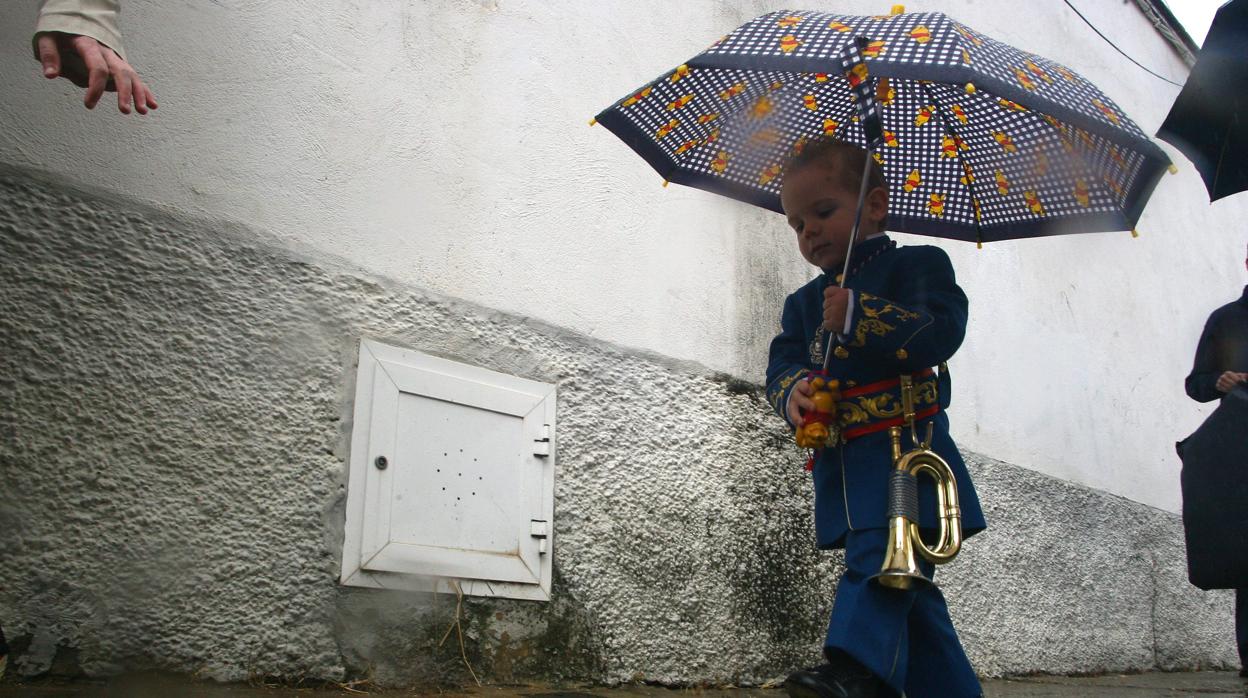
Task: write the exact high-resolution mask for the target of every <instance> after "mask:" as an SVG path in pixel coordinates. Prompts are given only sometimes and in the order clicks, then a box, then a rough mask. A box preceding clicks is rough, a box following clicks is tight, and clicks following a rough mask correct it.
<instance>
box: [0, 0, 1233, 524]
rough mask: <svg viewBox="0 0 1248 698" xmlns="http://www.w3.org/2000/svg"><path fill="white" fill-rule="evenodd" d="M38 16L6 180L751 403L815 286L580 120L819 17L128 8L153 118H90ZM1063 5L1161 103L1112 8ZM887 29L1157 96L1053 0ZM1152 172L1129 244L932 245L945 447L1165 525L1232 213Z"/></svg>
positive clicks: (777, 249) (11, 126)
mask: <svg viewBox="0 0 1248 698" xmlns="http://www.w3.org/2000/svg"><path fill="white" fill-rule="evenodd" d="M35 4H36V3H35V0H18V1H17V2H13V1H10V2H7V3H5V4H4V6H3V8H2V9H0V18H3V20H4V21H0V84H3V85H5V99H4V100H0V124H3V125H4V128H3V129H0V162H8V163H14V164H18V165H24V166H29V167H35V168H39V169H43V170H48V171H52V172H56V173H59V174H61V175H63V176H65V177H67V178H69V179H71V180H73V181H77V182H82V183H90V184H92V185H97V186H101V187H105V188H108V189H110V190H112V191H114V192H118V193H123V194H124V195H126V196H131V197H134V198H137V199H139V200H143V201H147V202H149V203H153V204H156V205H159V206H163V207H168V208H170V209H173V210H175V211H180V212H194V213H196V214H200V215H206V216H208V217H209V218H221V219H228V220H235V221H242V222H244V223H246V224H247V225H250V226H255V227H258V228H259V229H261V230H264V231H266V232H268V233H269V234H271V235H274V236H276V237H279V238H282V239H284V240H289V241H292V242H297V243H300V244H303V245H306V246H308V247H309V248H311V249H315V250H320V251H322V252H324V253H327V254H330V255H334V256H338V255H341V256H345V257H347V258H348V259H349V260H350V261H351V262H353V263H354V264H356V265H358V266H359V267H361V268H364V269H366V270H368V271H369V273H373V274H379V275H383V276H386V277H388V278H394V279H396V280H399V281H403V282H406V283H411V284H414V285H418V286H420V287H422V288H428V289H430V290H431V291H434V292H437V293H443V294H448V295H451V296H454V297H458V298H464V299H467V300H470V301H473V302H476V303H480V304H482V305H485V306H488V307H492V308H497V309H500V310H503V311H507V312H513V313H520V314H526V315H532V316H534V317H537V318H538V319H541V320H543V321H546V322H550V323H554V324H556V325H559V326H562V327H567V328H570V329H572V330H574V331H576V332H579V333H582V334H585V335H588V336H591V337H596V338H599V339H604V340H607V341H611V342H614V343H617V344H621V345H624V346H632V347H639V348H643V349H647V350H650V351H656V352H661V353H663V354H664V355H666V356H672V357H676V358H680V359H690V360H694V361H697V362H699V363H701V364H703V365H706V366H708V367H710V368H711V369H714V370H720V371H725V372H728V373H730V374H732V375H735V376H737V377H739V378H742V379H745V380H750V381H756V380H759V376H760V375H761V373H762V361H763V357H764V356H765V351H766V346H767V342H768V340H770V338H771V336H772V335H773V333H774V331H775V329H776V324H777V318H778V316H779V311H780V307H781V303H782V301H783V296H784V294H785V293H786V292H787V291H789V290H792V289H793V288H795V287H797V286H798V285H800V283H801V282H802V281H804V280H805V279H806V278H809V273H810V268H809V266H808V265H806V264H805V263H804V262H802V261H801V260H800V258H799V256H798V255H797V253H796V250H794V249H793V245H792V239H791V233H790V232H789V231H788V229H787V228H786V227H785V226H784V224H783V222H782V221H781V220H780V217H779V216H769V215H764V214H761V213H759V212H757V211H753V210H751V209H750V208H749V207H746V206H744V205H739V204H735V203H730V202H726V201H724V200H722V199H719V198H717V197H714V196H712V195H709V194H706V193H703V192H700V191H695V190H691V189H688V188H683V187H678V186H674V187H669V188H667V189H663V188H660V187H659V186H658V184H659V178H658V175H656V174H655V173H654V172H653V171H651V170H650V168H649V167H648V166H646V165H645V164H644V163H643V162H642V161H641V159H640V158H637V157H636V156H635V155H633V154H632V152H631V151H629V150H628V149H627V148H626V147H625V146H624V145H623V144H621V143H620V142H619V141H618V140H617V139H615V138H614V137H613V136H611V135H610V134H609V133H607V132H605V131H604V130H603V129H590V128H587V127H586V126H585V123H586V120H587V119H588V118H589V117H590V116H591V115H593V114H594V113H596V112H597V111H598V110H599V109H601V108H602V107H603V106H605V105H607V104H610V103H611V102H612V101H613V100H615V99H617V98H618V97H620V96H621V95H623V94H625V93H626V92H628V91H629V90H631V89H633V88H635V87H637V86H638V85H640V84H641V83H642V82H643V81H644V80H646V79H648V78H649V77H651V76H654V75H658V74H660V73H661V72H662V71H664V70H668V69H671V68H672V67H673V66H674V65H676V64H678V63H679V62H680V61H681V60H683V59H685V58H687V57H689V56H692V55H694V54H696V53H697V52H699V51H701V50H702V49H703V48H704V47H705V46H706V45H707V44H709V43H710V42H711V41H712V40H714V39H716V38H718V37H719V36H721V35H722V34H723V33H724V32H726V31H728V30H730V29H731V28H733V27H735V26H737V25H739V24H740V23H741V22H743V21H745V20H746V19H748V18H750V17H753V16H755V15H757V14H761V13H763V12H767V11H771V10H776V9H780V8H783V7H792V8H795V9H803V8H805V9H817V10H825V11H826V10H827V9H828V7H829V6H828V3H827V2H826V1H825V0H785V1H784V2H781V1H779V0H775V1H771V0H767V1H764V0H752V1H750V2H738V1H734V2H725V1H724V0H686V1H684V2H680V3H671V2H665V1H662V0H612V1H610V2H594V3H587V2H583V1H582V0H430V1H421V2H416V1H414V0H403V1H400V2H359V1H353V2H333V3H326V2H317V1H316V0H274V1H271V2H262V3H255V2H251V3H246V2H237V1H236V0H217V1H215V2H201V1H198V0H161V1H160V2H156V1H155V0H126V1H125V2H124V3H123V13H124V14H123V24H124V27H125V30H126V36H127V39H128V44H129V50H130V53H131V56H132V57H133V59H134V61H135V63H136V64H137V65H138V66H140V70H141V71H142V73H143V75H144V76H145V77H146V78H148V80H149V82H150V83H151V84H153V85H154V89H155V90H156V93H157V95H158V96H159V97H160V99H161V108H160V110H159V111H158V112H156V113H155V114H154V115H152V116H151V117H148V118H146V119H136V118H133V117H120V116H119V115H117V114H116V113H115V111H114V110H113V108H112V106H111V105H110V104H108V103H107V100H106V103H105V104H104V105H103V106H102V107H101V108H99V109H97V110H96V111H95V112H92V113H88V112H86V111H85V110H83V109H82V108H81V107H80V106H79V105H78V100H79V94H78V92H77V91H76V90H75V88H72V87H70V86H69V85H68V84H67V83H65V82H64V81H57V82H49V81H46V80H42V79H41V78H39V77H37V64H36V63H35V61H33V60H32V59H31V57H30V55H29V36H28V32H29V27H30V18H31V17H33V13H34V8H35ZM889 4H890V3H888V2H883V1H882V0H844V1H843V2H838V3H836V7H835V9H836V10H837V11H839V12H844V13H847V14H878V13H880V12H884V11H886V10H887V9H888V7H889ZM1077 4H1078V3H1077ZM1079 6H1080V8H1081V11H1082V12H1084V13H1085V14H1086V15H1087V16H1088V17H1089V19H1090V20H1091V21H1093V22H1094V23H1095V24H1096V25H1097V26H1098V27H1099V28H1101V29H1102V30H1103V31H1106V32H1107V33H1108V35H1109V36H1110V38H1111V39H1113V41H1114V42H1115V43H1116V44H1117V45H1118V46H1120V47H1122V49H1123V50H1124V51H1126V52H1127V53H1128V54H1130V55H1131V56H1133V57H1134V58H1136V59H1137V60H1139V61H1141V62H1142V63H1144V64H1145V65H1148V66H1149V67H1150V68H1152V69H1153V70H1154V71H1158V72H1160V73H1161V74H1163V75H1166V76H1168V77H1170V78H1171V79H1173V80H1175V81H1177V82H1181V81H1182V79H1183V77H1184V76H1185V75H1186V67H1185V66H1184V65H1183V64H1182V63H1181V61H1180V60H1179V59H1178V57H1177V56H1176V55H1175V54H1174V52H1173V51H1172V50H1171V49H1170V47H1169V46H1168V45H1167V44H1166V43H1165V42H1164V40H1163V39H1162V38H1161V37H1160V36H1158V35H1157V33H1156V31H1155V30H1154V29H1153V28H1152V27H1151V25H1150V24H1149V22H1148V20H1147V19H1146V18H1145V17H1144V16H1143V15H1142V14H1141V13H1140V12H1139V10H1138V9H1137V8H1136V7H1135V6H1134V5H1133V4H1130V3H1125V4H1124V3H1121V2H1117V3H1116V2H1090V1H1089V2H1084V3H1082V4H1079ZM908 7H909V9H910V11H931V10H940V11H944V12H947V13H949V14H950V15H951V16H954V17H956V18H958V19H960V20H962V21H965V22H967V23H968V24H970V25H971V26H972V27H975V28H976V29H979V30H981V31H984V32H986V33H988V34H990V35H991V36H993V37H995V38H998V39H1000V40H1002V41H1006V42H1008V43H1011V44H1013V45H1016V46H1019V47H1021V48H1023V49H1026V50H1030V51H1034V52H1036V53H1039V54H1041V55H1044V56H1049V57H1052V58H1054V59H1057V60H1060V61H1063V62H1065V63H1066V64H1068V65H1069V66H1070V67H1071V68H1073V69H1074V70H1076V71H1078V72H1080V73H1081V74H1083V75H1086V76H1088V77H1089V78H1090V79H1092V80H1093V81H1094V82H1096V83H1097V84H1098V85H1100V86H1101V87H1102V88H1103V89H1104V90H1105V91H1106V92H1107V93H1108V94H1109V96H1110V97H1112V98H1113V99H1114V100H1115V101H1117V102H1118V103H1119V104H1120V105H1122V107H1123V108H1124V109H1126V111H1127V113H1129V114H1131V115H1132V116H1133V117H1135V118H1136V120H1137V121H1138V122H1139V123H1140V124H1141V127H1142V128H1143V130H1144V131H1145V132H1146V133H1153V132H1155V131H1156V129H1157V127H1158V126H1159V125H1160V124H1161V122H1162V120H1163V118H1164V116H1165V114H1166V110H1167V109H1168V106H1169V104H1170V102H1171V100H1172V99H1173V97H1174V96H1175V95H1177V94H1178V88H1177V87H1174V86H1172V85H1167V84H1165V83H1163V82H1160V81H1159V80H1157V79H1156V78H1153V77H1152V76H1149V75H1148V74H1147V73H1145V72H1143V71H1141V70H1140V69H1138V68H1137V67H1135V66H1133V65H1132V64H1131V63H1129V62H1128V61H1127V59H1126V58H1124V57H1123V56H1121V55H1119V54H1118V53H1117V52H1115V51H1114V49H1113V48H1112V47H1110V46H1109V45H1108V44H1106V43H1105V42H1104V41H1102V40H1101V39H1100V38H1098V37H1097V36H1096V35H1095V34H1094V33H1093V32H1092V30H1091V29H1090V28H1088V27H1087V26H1085V25H1084V24H1083V23H1082V22H1081V21H1080V20H1079V19H1078V17H1076V16H1075V15H1074V13H1073V12H1071V11H1070V9H1069V8H1068V7H1066V6H1065V4H1063V3H1062V2H1060V0H1037V1H1036V2H1029V3H1027V5H1026V8H1025V10H1023V11H1020V8H1019V6H1018V4H1017V3H1013V2H982V1H979V2H976V1H975V0H942V2H939V3H936V2H917V1H916V2H910V3H908ZM1163 147H1165V148H1167V149H1168V148H1169V147H1168V146H1165V145H1164V144H1163ZM1169 152H1172V153H1173V150H1170V151H1169ZM1174 157H1175V158H1176V162H1178V163H1179V165H1180V167H1181V169H1182V171H1181V173H1180V174H1179V175H1178V176H1175V177H1166V178H1165V179H1163V181H1162V183H1161V186H1160V188H1159V189H1158V192H1157V194H1156V196H1155V199H1154V201H1153V202H1152V203H1151V205H1150V206H1149V208H1148V210H1147V211H1146V213H1145V216H1144V218H1143V220H1142V221H1141V223H1140V226H1139V227H1140V230H1141V231H1142V234H1143V237H1141V238H1140V239H1138V240H1132V239H1130V238H1129V237H1127V236H1126V235H1125V234H1119V235H1112V234H1111V235H1103V236H1092V237H1076V238H1055V239H1045V240H1036V241H1028V242H1011V243H1004V244H999V245H989V246H988V247H987V248H986V249H984V250H982V251H977V250H975V249H974V247H973V246H969V245H964V244H944V243H942V246H943V247H945V248H946V249H947V250H948V251H949V253H950V255H951V256H952V258H953V260H954V263H955V265H956V267H957V268H958V270H959V274H960V278H961V281H962V283H963V285H964V286H965V287H966V289H967V291H968V292H969V294H970V296H971V298H972V313H971V326H970V328H969V332H968V339H967V342H966V344H965V346H964V347H963V349H962V350H961V352H960V353H959V355H958V357H957V359H956V361H955V365H954V369H955V372H956V374H957V379H958V384H959V395H960V402H959V403H958V404H957V405H956V406H955V407H954V417H955V419H954V425H955V426H954V428H955V436H956V437H957V438H958V439H959V441H960V443H962V444H964V445H965V446H967V447H969V448H972V449H974V450H977V451H980V452H983V453H991V454H994V455H996V456H998V457H1001V458H1004V459H1006V460H1008V461H1010V462H1015V463H1024V464H1026V465H1027V467H1030V468H1035V469H1038V470H1040V471H1041V472H1045V473H1048V474H1050V475H1055V476H1057V477H1060V478H1063V479H1067V480H1072V481H1075V482H1080V483H1083V484H1086V485H1089V486H1092V487H1096V488H1098V489H1105V490H1108V491H1112V492H1116V493H1119V494H1122V495H1124V496H1128V497H1130V498H1132V499H1135V500H1137V501H1142V502H1146V503H1149V504H1153V505H1156V506H1161V507H1163V508H1166V509H1169V510H1171V511H1177V510H1178V504H1179V500H1178V470H1179V463H1178V460H1177V458H1176V456H1175V455H1174V451H1173V448H1172V447H1171V446H1172V444H1173V442H1174V441H1175V440H1177V439H1178V438H1181V437H1182V436H1184V435H1185V434H1186V433H1188V432H1190V431H1191V430H1192V428H1194V427H1195V426H1196V425H1197V424H1198V423H1199V421H1200V419H1201V417H1202V416H1203V415H1204V414H1206V413H1207V411H1208V408H1205V407H1202V406H1198V405H1197V404H1195V403H1193V402H1191V401H1190V400H1187V399H1186V397H1185V396H1184V395H1183V392H1182V378H1183V376H1184V375H1185V374H1186V372H1187V370H1188V368H1189V367H1190V362H1191V357H1192V353H1193V350H1194V348H1195V344H1196V340H1197V337H1198V336H1199V332H1200V328H1201V324H1202V323H1203V322H1204V319H1205V317H1206V315H1207V314H1208V312H1209V311H1210V310H1211V309H1212V308H1214V307H1216V306H1217V305H1219V304H1221V303H1223V302H1226V301H1228V300H1231V299H1232V298H1234V297H1235V296H1236V295H1237V294H1238V289H1239V286H1240V285H1241V284H1242V282H1243V277H1242V265H1241V264H1240V262H1239V260H1241V259H1242V250H1243V243H1244V238H1243V236H1242V234H1241V233H1237V232H1236V231H1239V230H1241V228H1240V226H1239V225H1238V222H1239V221H1241V220H1243V219H1244V218H1245V216H1248V199H1245V198H1243V197H1232V198H1229V199H1226V200H1224V201H1221V202H1219V203H1218V204H1216V205H1213V206H1210V205H1208V204H1207V203H1206V202H1207V198H1206V196H1205V193H1204V190H1203V187H1202V186H1201V184H1200V182H1199V178H1198V176H1197V175H1196V173H1195V172H1194V171H1193V170H1192V168H1191V167H1190V166H1189V165H1188V164H1187V162H1186V161H1185V160H1184V159H1183V158H1182V157H1181V156H1179V155H1177V154H1176V155H1174ZM903 242H904V243H911V242H927V241H926V240H925V239H918V240H914V239H906V240H904V241H903ZM604 286H605V287H607V288H609V289H610V292H609V293H603V292H602V289H603V287H604ZM620 299H627V302H620ZM1106 415H1114V418H1113V419H1106V418H1105V416H1106ZM1089 424H1096V425H1097V426H1096V428H1095V429H1089V428H1087V425H1089ZM1054 443H1060V444H1063V445H1064V447H1063V448H1058V449H1055V448H1050V446H1049V445H1050V444H1054Z"/></svg>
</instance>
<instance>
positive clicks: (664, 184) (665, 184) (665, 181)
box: [663, 179, 671, 189]
mask: <svg viewBox="0 0 1248 698" xmlns="http://www.w3.org/2000/svg"><path fill="white" fill-rule="evenodd" d="M669 184H671V182H669V181H667V180H666V179H665V180H663V188H664V189H666V188H667V185H669Z"/></svg>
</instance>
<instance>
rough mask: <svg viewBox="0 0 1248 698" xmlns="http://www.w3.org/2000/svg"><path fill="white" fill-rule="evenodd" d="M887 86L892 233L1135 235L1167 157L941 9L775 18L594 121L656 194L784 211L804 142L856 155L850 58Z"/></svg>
mask: <svg viewBox="0 0 1248 698" xmlns="http://www.w3.org/2000/svg"><path fill="white" fill-rule="evenodd" d="M857 37H865V38H866V39H867V44H866V48H865V49H864V50H863V52H862V53H863V56H864V58H865V61H866V65H867V66H868V68H869V73H870V75H871V77H873V78H880V77H885V78H888V89H886V90H882V92H883V94H881V95H880V96H881V99H880V101H879V103H880V106H881V110H880V111H881V118H882V122H883V129H884V141H883V144H882V145H881V146H880V147H879V148H878V150H877V151H876V161H877V162H878V163H880V165H881V167H882V171H883V173H884V176H885V179H886V180H887V181H888V182H889V189H890V192H889V194H890V201H889V228H890V229H892V230H896V231H899V232H907V233H918V234H922V235H934V236H939V237H945V238H953V239H961V240H971V241H983V242H987V241H992V240H1004V239H1011V238H1020V237H1034V236H1039V235H1052V234H1059V233H1070V232H1092V231H1106V230H1128V229H1131V228H1133V227H1134V225H1135V223H1136V221H1137V220H1138V219H1139V216H1140V213H1141V212H1142V211H1143V208H1144V204H1145V202H1146V201H1147V199H1148V196H1149V195H1150V194H1151V193H1152V190H1153V188H1154V187H1155V186H1156V184H1157V180H1158V179H1159V178H1160V176H1161V175H1162V173H1164V171H1165V169H1166V167H1167V166H1168V165H1169V160H1168V159H1167V158H1166V156H1165V154H1164V153H1163V152H1162V151H1161V150H1160V149H1159V148H1157V146H1156V145H1154V144H1153V143H1152V142H1150V141H1149V140H1148V137H1147V136H1145V135H1144V133H1143V132H1142V131H1141V130H1140V129H1139V127H1138V126H1136V125H1135V123H1133V122H1132V121H1131V120H1130V119H1128V118H1127V117H1126V115H1125V114H1123V112H1122V110H1121V109H1119V108H1118V106H1117V105H1116V104H1114V103H1113V101H1112V100H1110V99H1109V98H1108V97H1106V96H1105V95H1104V94H1102V93H1101V92H1100V91H1099V90H1098V89H1096V87H1094V86H1093V85H1092V84H1091V83H1089V82H1088V81H1087V80H1085V79H1083V78H1082V77H1080V76H1079V75H1077V74H1075V73H1074V72H1072V71H1071V70H1069V69H1067V68H1065V67H1064V66H1061V65H1059V64H1058V63H1055V62H1053V61H1051V60H1048V59H1045V58H1042V57H1040V56H1037V55H1035V54H1031V53H1027V52H1024V51H1020V50H1018V49H1015V48H1012V47H1010V46H1007V45H1005V44H1003V43H1001V42H998V41H995V40H993V39H991V38H989V37H987V36H984V35H983V34H980V33H978V32H976V31H974V30H972V29H970V28H969V27H967V26H965V25H963V24H960V23H958V22H956V21H954V20H952V19H950V18H949V17H947V16H945V15H943V14H940V13H915V14H897V15H892V16H880V17H857V16H844V15H831V14H823V13H817V12H803V11H792V12H790V11H782V12H773V13H771V14H767V15H763V16H762V17H759V18H757V19H754V20H752V21H750V22H748V23H747V24H745V25H743V26H741V27H740V28H738V29H737V30H735V31H733V32H732V33H731V34H729V35H727V36H725V37H723V38H722V39H720V40H719V41H718V42H716V43H715V44H714V45H713V46H711V47H710V48H709V49H707V50H706V51H704V52H703V53H701V54H699V55H697V56H695V57H694V58H692V59H690V60H689V61H688V62H686V63H685V64H683V65H680V66H679V67H677V68H675V69H674V70H672V71H670V72H667V73H665V74H663V75H662V76H660V77H659V78H657V79H655V80H653V81H652V82H650V83H647V84H646V85H643V86H642V87H641V88H640V89H638V90H636V91H634V92H632V93H630V94H629V95H627V96H626V97H624V98H623V99H621V100H619V101H618V102H616V103H615V104H613V105H612V106H611V107H609V108H607V109H606V110H604V111H603V112H602V113H601V114H599V115H598V117H597V122H598V123H601V124H602V125H603V126H605V127H606V128H608V129H610V130H611V131H612V132H613V133H615V134H616V135H617V136H619V137H620V138H621V139H622V140H623V141H624V142H625V143H627V144H628V145H629V146H630V147H632V148H633V150H635V151H636V152H637V153H638V154H639V155H641V156H642V157H643V158H644V159H645V160H646V161H647V162H648V163H650V165H651V166H652V167H654V168H655V169H656V170H657V171H658V172H659V173H660V174H661V175H662V176H663V177H664V178H665V179H666V180H670V181H672V182H677V183H680V184H686V185H689V186H693V187H698V188H701V189H706V190H709V191H713V192H716V193H719V194H724V195H727V196H731V197H733V198H736V199H739V200H742V201H746V202H748V203H751V204H755V205H758V206H762V207H764V208H768V209H771V210H773V211H777V212H779V211H780V210H781V208H780V197H779V193H780V185H781V179H782V173H781V166H782V164H783V163H784V161H785V160H786V159H787V158H788V157H789V156H790V155H791V154H792V153H794V152H795V151H796V150H798V149H800V148H801V147H803V145H804V144H805V143H806V142H808V141H809V140H810V139H813V138H819V137H822V136H834V137H836V138H839V139H841V140H845V141H848V142H851V143H856V144H858V145H865V142H866V140H865V138H864V135H863V130H862V128H861V126H860V125H859V123H858V118H857V105H856V103H855V101H854V98H853V93H852V90H851V87H850V83H849V81H848V80H847V79H846V76H845V75H844V74H842V73H841V72H840V65H841V60H840V56H841V55H842V53H843V51H844V49H845V48H846V46H847V45H848V44H850V43H852V42H854V41H855V39H856V38H857Z"/></svg>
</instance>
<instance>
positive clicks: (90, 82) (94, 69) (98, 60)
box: [74, 36, 108, 109]
mask: <svg viewBox="0 0 1248 698" xmlns="http://www.w3.org/2000/svg"><path fill="white" fill-rule="evenodd" d="M74 49H75V50H77V51H78V55H79V56H82V63H83V65H85V66H86V67H87V93H86V95H84V96H83V98H82V103H83V104H85V105H86V107H87V109H95V105H96V104H98V103H99V101H100V97H102V96H103V95H104V88H105V87H107V86H108V63H106V62H105V60H104V52H103V51H101V50H100V44H99V42H97V41H96V40H95V39H92V38H91V37H89V36H79V37H75V38H74Z"/></svg>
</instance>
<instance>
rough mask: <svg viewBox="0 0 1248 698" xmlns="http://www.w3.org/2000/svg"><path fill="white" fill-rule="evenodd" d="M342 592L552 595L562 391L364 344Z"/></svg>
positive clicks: (538, 598)
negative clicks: (378, 589) (556, 439)
mask: <svg viewBox="0 0 1248 698" xmlns="http://www.w3.org/2000/svg"><path fill="white" fill-rule="evenodd" d="M356 380H357V383H356V391H355V423H354V428H353V431H352V437H351V460H350V463H349V468H350V475H349V478H348V482H347V516H346V531H345V533H346V536H345V539H344V542H343V558H342V577H341V581H342V583H343V584H347V585H352V586H371V587H385V588H402V589H416V590H430V589H433V590H438V591H446V592H452V593H454V591H455V588H456V587H457V586H458V587H459V588H460V589H462V590H463V592H464V593H465V594H474V595H479V596H504V597H509V598H519V599H534V600H548V599H549V598H550V579H551V558H552V555H553V550H552V545H551V542H552V541H551V531H552V524H553V521H554V519H553V516H554V483H555V475H554V458H555V448H554V433H555V386H554V385H551V384H548V383H539V382H537V381H531V380H527V379H524V378H517V377H515V376H510V375H507V374H503V373H498V372H497V371H490V370H488V369H484V368H479V367H476V366H469V365H466V364H462V363H457V362H454V361H448V360H446V359H441V358H437V357H434V356H429V355H427V354H423V353H420V352H417V351H412V350H407V349H400V348H397V347H392V346H387V345H385V344H380V343H378V342H374V341H371V340H363V341H361V342H360V358H359V369H358V373H357V377H356Z"/></svg>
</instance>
